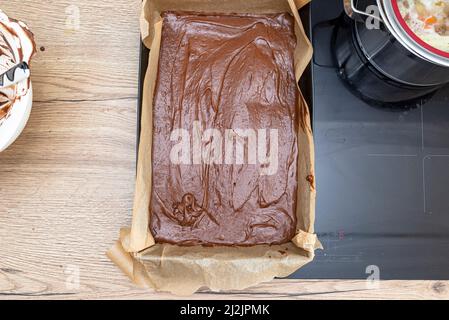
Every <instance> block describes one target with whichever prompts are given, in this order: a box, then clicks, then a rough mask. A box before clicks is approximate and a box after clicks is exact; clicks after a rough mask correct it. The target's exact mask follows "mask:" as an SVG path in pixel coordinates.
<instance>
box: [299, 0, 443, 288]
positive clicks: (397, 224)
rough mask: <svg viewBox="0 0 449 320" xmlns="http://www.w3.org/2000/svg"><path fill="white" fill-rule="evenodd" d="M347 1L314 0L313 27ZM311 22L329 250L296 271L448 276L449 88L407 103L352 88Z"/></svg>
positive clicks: (322, 219)
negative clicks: (376, 99)
mask: <svg viewBox="0 0 449 320" xmlns="http://www.w3.org/2000/svg"><path fill="white" fill-rule="evenodd" d="M342 2H343V1H329V0H314V1H312V8H311V26H312V28H313V27H314V26H317V25H319V24H320V25H326V24H325V23H322V22H323V21H327V20H330V19H333V18H336V17H338V16H339V15H340V14H341V13H342V11H343V8H342ZM330 34H331V29H330V28H328V29H326V28H325V27H318V28H315V31H314V35H313V44H314V49H315V57H314V61H313V65H312V75H313V90H312V93H311V96H312V97H311V98H312V100H313V103H312V104H313V126H314V135H315V142H316V182H317V211H316V232H317V233H318V235H319V238H320V239H321V241H322V243H323V245H324V247H325V250H323V251H317V256H316V259H315V261H314V262H312V263H310V264H309V265H307V266H306V267H304V268H303V269H301V270H299V271H298V272H296V273H295V274H294V275H293V277H294V278H318V279H319V278H349V279H365V278H367V277H368V274H367V273H371V272H372V270H375V269H377V268H378V271H379V276H380V279H429V280H434V279H435V280H436V279H449V87H446V88H443V89H442V90H440V91H439V92H438V93H437V94H436V95H435V96H434V97H433V98H432V99H431V100H430V101H429V102H427V103H426V104H425V105H420V106H418V107H417V108H416V109H412V110H408V111H390V110H385V109H379V108H374V107H372V106H369V105H368V104H366V103H364V102H362V101H361V100H359V99H358V98H356V97H355V96H353V95H352V94H351V93H350V92H349V91H348V90H347V89H346V87H345V86H344V85H343V84H342V82H341V80H340V79H339V78H338V76H337V73H336V71H335V69H333V68H332V66H331V64H332V63H331V58H330V46H329V44H330Z"/></svg>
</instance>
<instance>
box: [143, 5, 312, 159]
mask: <svg viewBox="0 0 449 320" xmlns="http://www.w3.org/2000/svg"><path fill="white" fill-rule="evenodd" d="M299 14H300V16H301V20H302V22H303V25H304V29H305V31H306V34H307V35H308V36H309V39H311V22H310V21H311V10H310V3H309V4H307V5H306V6H304V7H303V8H302V9H301V10H299ZM149 53H150V50H149V49H148V48H147V47H145V45H144V44H143V43H141V44H140V60H139V61H140V62H139V92H138V100H137V133H136V134H137V140H136V162H137V158H138V153H139V143H140V119H141V114H142V99H143V97H142V95H143V83H144V79H145V74H146V72H147V68H148V58H149ZM299 87H300V88H301V92H302V94H303V95H304V98H305V100H306V102H307V104H308V105H309V109H310V115H311V117H312V116H313V114H312V112H313V98H312V97H313V94H312V92H313V79H312V67H311V63H310V64H309V65H308V66H307V68H306V70H305V71H304V74H303V76H302V77H301V79H300V81H299ZM312 129H313V123H312Z"/></svg>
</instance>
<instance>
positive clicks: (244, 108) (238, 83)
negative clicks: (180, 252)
mask: <svg viewBox="0 0 449 320" xmlns="http://www.w3.org/2000/svg"><path fill="white" fill-rule="evenodd" d="M295 46H296V37H295V34H294V20H293V17H292V16H290V15H289V14H288V13H283V14H276V15H263V16H254V15H218V14H217V15H206V14H199V13H187V12H183V13H181V12H179V13H177V12H165V13H164V14H163V28H162V42H161V51H160V59H159V70H158V80H157V84H156V88H155V98H154V108H153V155H152V157H153V161H152V163H153V171H152V172H153V182H152V183H153V186H152V195H151V222H150V228H151V232H152V234H153V235H154V237H155V240H156V242H159V243H172V244H178V245H186V246H187V245H235V246H249V245H257V244H281V243H286V242H289V241H290V240H291V239H292V238H293V236H294V235H295V232H296V213H295V211H296V192H297V157H298V148H297V130H298V115H297V111H296V106H297V102H298V98H299V91H298V89H297V85H296V80H295V75H294V69H293V55H294V50H295ZM179 129H184V130H183V134H175V135H174V136H175V137H177V138H176V139H175V140H174V138H173V132H178V133H179ZM208 129H215V135H207V134H206V135H205V132H207V131H210V130H208ZM231 129H232V130H234V131H232V130H231ZM239 129H241V130H246V129H249V130H254V131H253V132H256V133H259V132H260V131H263V130H264V129H265V130H266V137H267V139H266V140H263V139H262V137H264V136H262V137H261V135H260V134H259V135H258V136H257V141H258V143H259V144H261V145H262V146H264V145H265V147H266V148H265V149H264V148H262V150H265V151H260V149H257V157H260V156H268V155H269V154H270V152H273V151H274V150H275V148H274V147H272V146H273V145H274V144H273V143H274V139H275V138H277V141H278V146H279V149H278V152H277V160H278V161H277V166H276V167H275V168H276V169H277V170H275V171H274V172H270V173H267V172H265V173H264V168H265V169H266V167H267V163H266V162H263V161H262V160H260V159H259V158H257V161H256V162H254V158H255V157H256V154H254V153H252V152H251V150H252V149H250V148H249V145H250V139H247V138H244V137H245V136H242V135H241V131H239ZM176 130H178V131H176ZM275 130H277V136H276V135H275V136H271V135H270V133H271V132H273V131H275ZM217 132H218V133H219V134H221V137H222V138H223V141H222V142H220V143H218V144H213V143H215V142H219V140H220V135H217V134H216V133H217ZM229 132H231V133H235V134H236V135H235V136H231V139H230V141H234V140H233V139H232V137H234V138H236V139H237V136H240V137H243V138H244V139H243V141H244V147H245V148H244V150H245V151H244V162H243V164H242V162H241V161H238V160H236V159H237V158H238V157H237V151H235V150H237V149H226V148H225V145H226V141H227V140H226V139H225V137H228V135H229ZM198 136H200V137H202V140H200V147H201V149H198V138H197V137H198ZM268 137H269V138H268ZM183 139H184V140H183ZM272 139H273V141H272ZM181 141H184V142H187V144H188V147H189V148H188V149H182V151H181V152H179V153H178V155H182V156H183V157H181V158H182V159H183V161H180V162H176V161H175V162H174V161H173V150H174V149H173V148H174V147H175V146H176V145H178V144H179V143H180V142H181ZM235 141H236V140H235ZM240 141H242V140H240ZM260 141H262V143H260ZM184 145H185V144H184ZM212 145H214V146H218V147H222V148H218V149H217V148H215V149H214V148H210V147H211V146H212ZM258 146H259V145H258ZM208 147H209V148H210V149H207V148H208ZM236 148H237V147H236ZM211 149H213V150H214V152H216V153H214V152H212V151H211ZM177 150H178V149H177ZM198 150H200V152H198ZM204 150H209V152H205V151H204ZM217 150H218V151H217ZM229 150H234V151H233V153H231V154H229ZM178 151H179V150H178ZM175 154H176V153H175ZM211 154H214V155H215V158H213V159H214V161H207V160H208V159H209V160H210V159H211ZM217 155H219V156H217ZM220 158H221V159H220ZM251 159H252V160H251ZM229 160H234V162H229ZM220 161H221V162H220Z"/></svg>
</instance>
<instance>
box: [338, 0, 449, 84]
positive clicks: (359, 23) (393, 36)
mask: <svg viewBox="0 0 449 320" xmlns="http://www.w3.org/2000/svg"><path fill="white" fill-rule="evenodd" d="M397 1H398V0H344V6H345V11H346V13H347V14H348V16H349V17H351V18H352V19H353V20H354V21H355V25H354V36H355V40H356V41H357V42H358V46H359V47H360V49H361V51H362V52H363V54H364V55H365V57H366V59H367V60H368V61H369V62H370V63H371V65H372V66H373V67H374V68H376V69H377V71H379V72H380V73H381V74H383V75H384V76H385V77H387V78H389V79H391V80H393V81H397V82H398V83H402V84H404V85H410V86H424V87H434V88H437V87H441V86H442V85H444V84H446V83H449V53H447V52H446V53H445V52H438V51H439V50H432V48H429V47H430V46H428V45H427V46H426V44H425V43H423V42H422V41H419V39H417V37H414V35H413V34H411V30H407V26H406V25H405V21H402V19H403V18H402V16H401V15H400V13H399V10H398V7H397ZM376 8H377V9H376ZM417 40H418V41H417Z"/></svg>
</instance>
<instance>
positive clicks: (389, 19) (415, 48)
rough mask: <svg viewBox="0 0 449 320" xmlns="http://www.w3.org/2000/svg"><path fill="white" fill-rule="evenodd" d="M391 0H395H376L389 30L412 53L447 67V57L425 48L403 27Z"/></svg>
mask: <svg viewBox="0 0 449 320" xmlns="http://www.w3.org/2000/svg"><path fill="white" fill-rule="evenodd" d="M393 1H397V0H377V6H378V8H379V12H380V14H381V16H382V20H383V22H384V24H385V25H386V27H387V28H388V29H389V31H390V32H391V33H392V34H393V35H394V36H395V37H396V38H397V40H398V41H399V42H400V43H401V44H402V45H403V46H404V47H406V48H407V49H408V50H409V51H411V52H412V53H413V54H415V55H418V56H419V57H421V58H423V59H425V60H427V61H429V62H432V63H434V64H438V65H441V66H444V67H449V57H445V56H443V55H440V54H438V53H436V52H432V51H431V50H429V49H427V48H425V47H424V46H423V45H421V44H420V43H418V42H417V41H416V39H414V38H413V37H412V36H411V35H410V34H409V33H408V32H407V31H406V30H405V29H404V27H403V25H402V24H401V22H400V20H399V18H398V16H397V14H396V12H395V9H394V7H393ZM435 50H436V49H435Z"/></svg>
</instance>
